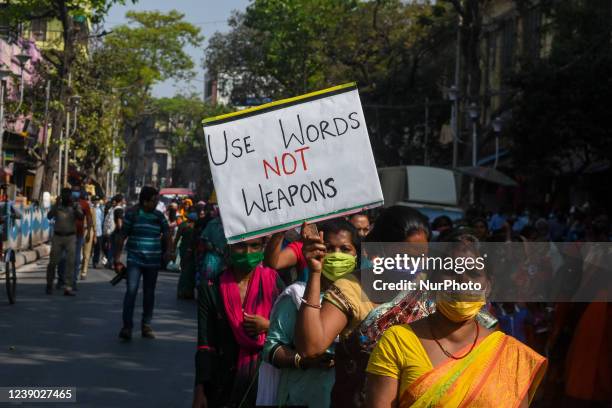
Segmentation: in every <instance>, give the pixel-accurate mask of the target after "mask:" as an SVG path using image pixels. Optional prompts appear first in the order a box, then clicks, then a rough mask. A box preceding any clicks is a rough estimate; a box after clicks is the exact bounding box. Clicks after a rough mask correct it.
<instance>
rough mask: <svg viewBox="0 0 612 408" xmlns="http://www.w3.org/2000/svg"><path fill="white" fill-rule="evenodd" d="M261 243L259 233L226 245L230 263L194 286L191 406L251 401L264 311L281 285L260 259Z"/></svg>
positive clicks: (265, 317)
mask: <svg viewBox="0 0 612 408" xmlns="http://www.w3.org/2000/svg"><path fill="white" fill-rule="evenodd" d="M263 247H264V239H263V238H255V239H251V240H249V241H245V242H240V243H237V244H233V245H230V247H229V264H230V267H229V268H227V269H226V270H225V271H224V272H223V273H222V274H221V275H220V276H219V277H218V278H215V279H212V280H209V281H207V282H203V283H202V285H201V286H200V288H199V298H198V351H197V354H196V389H195V393H194V403H193V406H194V407H198V408H199V407H205V406H210V407H217V406H226V407H237V406H239V405H241V404H242V406H254V405H255V397H256V395H257V380H256V373H257V366H258V363H259V356H260V352H261V350H262V348H263V345H264V342H265V340H266V334H267V332H268V328H269V326H270V321H269V320H268V319H269V317H270V310H271V309H272V305H273V304H274V302H275V300H276V298H277V297H278V295H279V293H281V292H282V290H283V289H284V285H283V283H282V281H281V279H280V278H279V276H278V274H277V273H276V271H275V270H274V269H270V268H267V267H264V266H263V265H262V264H261V261H262V260H263ZM207 403H208V405H207Z"/></svg>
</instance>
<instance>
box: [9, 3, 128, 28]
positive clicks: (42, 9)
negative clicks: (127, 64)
mask: <svg viewBox="0 0 612 408" xmlns="http://www.w3.org/2000/svg"><path fill="white" fill-rule="evenodd" d="M127 1H129V2H131V3H135V2H136V0H131V1H130V0H127ZM127 1H126V0H63V1H62V0H59V1H58V0H19V1H15V2H11V4H10V7H3V8H2V10H1V11H0V13H1V15H2V17H3V18H6V19H7V20H8V21H11V22H12V23H18V22H24V21H30V20H32V19H34V18H58V19H61V17H62V13H63V8H64V6H65V9H66V10H67V11H68V13H69V14H70V15H71V16H72V17H73V18H74V19H75V20H76V21H82V20H85V19H89V20H90V21H91V22H92V23H98V22H100V21H102V20H103V19H104V16H105V15H106V14H107V13H108V10H109V9H110V8H111V6H113V5H114V4H126V2H127Z"/></svg>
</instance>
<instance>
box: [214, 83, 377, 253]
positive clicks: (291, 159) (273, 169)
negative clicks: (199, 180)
mask: <svg viewBox="0 0 612 408" xmlns="http://www.w3.org/2000/svg"><path fill="white" fill-rule="evenodd" d="M204 134H205V139H206V148H207V151H208V160H209V163H210V168H211V171H212V176H213V182H214V185H215V191H216V194H217V200H218V204H219V209H220V213H221V217H222V218H223V228H224V232H225V236H226V238H227V239H228V241H229V242H230V243H232V242H238V241H242V240H246V239H250V238H254V237H257V236H262V235H267V234H270V233H272V232H275V231H281V230H284V229H288V228H291V227H293V226H296V225H299V224H301V223H302V222H303V221H304V220H309V221H315V220H322V219H327V218H333V217H337V216H340V215H342V214H347V213H352V212H358V211H360V210H363V209H366V208H372V207H376V206H380V205H382V203H383V195H382V190H381V188H380V182H379V179H378V175H377V171H376V165H375V163H374V156H373V154H372V148H371V146H370V139H369V136H368V130H367V127H366V123H365V118H364V115H363V110H362V108H361V102H360V99H359V93H358V91H357V88H356V86H355V85H354V84H347V85H341V86H338V87H334V88H330V89H327V90H324V91H320V92H315V93H312V94H307V95H303V96H299V97H296V98H291V99H286V100H283V101H279V102H272V103H270V104H266V105H262V106H259V107H256V108H252V109H249V110H245V111H240V112H236V113H232V114H229V115H223V116H219V117H216V118H211V119H207V120H205V121H204Z"/></svg>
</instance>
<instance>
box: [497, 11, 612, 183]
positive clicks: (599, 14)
mask: <svg viewBox="0 0 612 408" xmlns="http://www.w3.org/2000/svg"><path fill="white" fill-rule="evenodd" d="M602 4H604V3H602V2H598V1H587V2H584V3H577V2H555V3H553V5H552V6H551V7H550V9H549V10H548V12H549V16H550V20H551V21H552V26H551V30H553V32H554V41H553V43H552V48H551V50H550V55H549V57H548V58H545V59H542V60H538V61H536V62H535V63H532V64H524V66H523V69H522V70H521V71H519V73H518V74H517V75H516V76H515V77H514V78H512V81H511V86H513V87H514V88H516V89H517V95H516V97H515V98H514V100H513V101H512V112H513V118H512V119H513V120H512V123H511V126H510V128H509V129H508V131H507V132H508V135H509V136H510V138H511V139H512V140H513V141H514V143H513V147H512V148H513V152H514V155H513V157H515V159H516V161H517V164H518V165H519V166H520V167H527V166H530V167H532V168H533V166H534V165H535V166H536V167H537V168H539V169H542V170H545V169H546V170H548V171H550V170H553V171H554V172H555V173H560V174H563V173H565V174H573V175H580V174H584V172H585V171H588V169H589V168H590V167H591V166H592V165H596V164H602V163H604V162H606V161H609V159H610V157H612V132H611V131H610V125H609V118H610V114H609V109H608V106H609V101H610V100H611V99H612V86H611V84H610V78H612V46H611V44H610V32H611V22H610V19H609V14H610V9H609V7H610V4H609V2H607V4H605V8H602ZM549 169H550V170H549Z"/></svg>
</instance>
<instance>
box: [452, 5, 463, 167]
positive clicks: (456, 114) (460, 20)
mask: <svg viewBox="0 0 612 408" xmlns="http://www.w3.org/2000/svg"><path fill="white" fill-rule="evenodd" d="M457 18H458V24H457V47H456V53H455V89H456V91H457V96H456V98H455V100H454V101H453V114H452V122H453V123H452V125H453V169H455V168H457V160H458V157H459V135H460V130H459V129H460V126H459V117H460V115H459V99H460V98H461V87H460V86H459V81H460V78H461V27H462V26H463V18H462V17H461V14H458V17H457Z"/></svg>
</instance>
